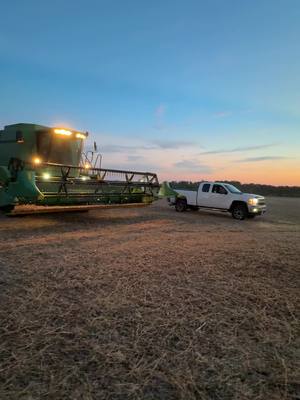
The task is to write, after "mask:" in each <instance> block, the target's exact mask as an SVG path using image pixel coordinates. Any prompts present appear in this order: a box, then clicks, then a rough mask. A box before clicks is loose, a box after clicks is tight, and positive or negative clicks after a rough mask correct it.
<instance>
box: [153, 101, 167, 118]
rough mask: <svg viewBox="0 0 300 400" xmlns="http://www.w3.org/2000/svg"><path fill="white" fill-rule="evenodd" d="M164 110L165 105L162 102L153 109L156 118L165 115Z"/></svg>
mask: <svg viewBox="0 0 300 400" xmlns="http://www.w3.org/2000/svg"><path fill="white" fill-rule="evenodd" d="M165 112H166V106H164V105H163V104H160V105H159V106H158V107H157V108H156V109H155V116H156V118H158V119H160V118H162V117H163V116H164V115H165Z"/></svg>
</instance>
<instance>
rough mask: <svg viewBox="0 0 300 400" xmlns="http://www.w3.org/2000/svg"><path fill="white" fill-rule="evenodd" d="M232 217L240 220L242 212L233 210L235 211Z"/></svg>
mask: <svg viewBox="0 0 300 400" xmlns="http://www.w3.org/2000/svg"><path fill="white" fill-rule="evenodd" d="M234 215H235V217H237V218H238V219H241V218H243V216H244V214H243V211H241V210H235V211H234Z"/></svg>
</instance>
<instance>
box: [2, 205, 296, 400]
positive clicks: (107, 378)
mask: <svg viewBox="0 0 300 400" xmlns="http://www.w3.org/2000/svg"><path fill="white" fill-rule="evenodd" d="M268 206H269V210H268V214H266V215H265V216H264V217H261V218H256V219H254V220H246V221H235V220H233V219H232V218H231V217H230V215H229V214H214V213H212V212H203V211H199V212H193V211H189V212H186V213H181V214H179V213H176V212H175V211H174V210H173V208H170V207H169V206H167V204H166V203H165V202H158V203H156V204H155V205H153V206H151V207H148V208H145V209H137V210H133V209H130V210H126V209H120V210H107V211H99V210H98V211H91V212H89V213H77V214H65V215H57V214H56V215H41V216H37V215H34V216H27V217H22V218H7V217H1V218H0V305H1V307H0V335H1V336H0V399H26V400H27V399H28V400H36V399H55V400H63V399H72V400H77V399H83V400H85V399H87V400H89V399H116V400H123V399H124V400H127V399H146V400H150V399H151V400H156V399H163V400H176V399H182V400H192V399H216V400H217V399H218V400H219V399H222V400H223V399H225V400H226V399H236V400H243V399H262V400H265V399H267V400H282V399H300V374H299V371H300V364H299V360H300V339H299V338H300V329H299V308H300V307H299V306H300V304H299V288H300V282H299V281H300V273H299V272H300V271H299V270H300V199H290V198H282V199H280V198H270V199H268Z"/></svg>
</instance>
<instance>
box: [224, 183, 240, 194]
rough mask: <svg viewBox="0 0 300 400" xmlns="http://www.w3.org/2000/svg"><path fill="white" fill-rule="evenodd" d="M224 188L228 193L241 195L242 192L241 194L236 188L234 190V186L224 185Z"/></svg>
mask: <svg viewBox="0 0 300 400" xmlns="http://www.w3.org/2000/svg"><path fill="white" fill-rule="evenodd" d="M224 186H225V187H226V188H227V189H228V190H229V192H230V193H235V194H242V192H241V191H240V190H239V189H238V188H236V187H235V186H233V185H230V184H226V185H224Z"/></svg>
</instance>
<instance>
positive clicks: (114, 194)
mask: <svg viewBox="0 0 300 400" xmlns="http://www.w3.org/2000/svg"><path fill="white" fill-rule="evenodd" d="M87 135H88V134H87V133H83V132H78V131H74V130H66V129H62V128H50V127H46V126H42V125H35V124H25V123H20V124H14V125H9V126H5V128H4V130H2V131H0V209H1V210H2V211H4V212H9V211H11V210H12V209H13V208H14V207H15V206H16V205H23V204H35V205H44V206H59V205H70V206H74V205H88V204H92V205H96V204H102V205H103V204H133V203H145V204H150V203H152V201H154V200H155V199H157V198H158V191H159V183H158V179H157V175H156V174H154V173H150V172H137V171H124V170H115V169H104V168H101V165H98V164H99V161H101V156H100V155H99V154H97V152H96V151H89V152H87V153H84V151H83V142H84V139H85V138H86V137H87Z"/></svg>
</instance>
